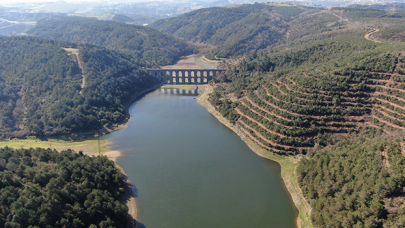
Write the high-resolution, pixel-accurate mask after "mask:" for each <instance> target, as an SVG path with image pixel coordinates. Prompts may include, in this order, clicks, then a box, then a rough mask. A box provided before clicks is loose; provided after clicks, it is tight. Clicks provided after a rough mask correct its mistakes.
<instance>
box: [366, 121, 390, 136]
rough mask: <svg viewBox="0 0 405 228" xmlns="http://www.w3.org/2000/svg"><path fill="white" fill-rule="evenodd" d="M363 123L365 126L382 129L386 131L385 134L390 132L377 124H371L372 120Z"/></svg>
mask: <svg viewBox="0 0 405 228" xmlns="http://www.w3.org/2000/svg"><path fill="white" fill-rule="evenodd" d="M365 124H366V126H370V127H374V128H377V129H381V130H382V131H384V132H385V133H387V134H389V135H391V134H392V133H391V132H390V131H387V130H385V129H383V128H381V127H380V126H377V125H375V124H373V123H372V122H366V123H365Z"/></svg>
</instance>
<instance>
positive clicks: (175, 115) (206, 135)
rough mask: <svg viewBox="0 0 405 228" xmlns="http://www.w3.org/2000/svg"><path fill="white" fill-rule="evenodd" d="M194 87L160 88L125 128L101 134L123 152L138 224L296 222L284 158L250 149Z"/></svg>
mask: <svg viewBox="0 0 405 228" xmlns="http://www.w3.org/2000/svg"><path fill="white" fill-rule="evenodd" d="M197 92H198V91H196V90H180V89H173V88H171V89H163V88H160V89H157V90H155V91H153V92H151V93H149V94H147V95H145V96H143V97H142V98H140V99H139V100H138V101H136V102H134V103H133V104H132V106H131V107H130V115H131V118H130V120H129V122H128V127H127V128H124V129H121V130H119V131H116V132H113V133H111V134H109V135H105V136H102V137H100V139H110V143H109V148H110V149H111V150H118V151H120V152H121V154H122V156H121V157H119V158H118V159H117V164H118V165H119V166H121V167H122V168H123V169H124V171H125V172H126V174H127V176H128V178H129V180H130V181H131V183H132V184H133V189H134V195H135V197H136V198H135V199H136V203H137V208H138V218H137V220H138V222H139V224H138V227H147V228H164V227H167V228H169V227H170V228H199V227H201V228H207V227H210V228H213V227H214V228H216V227H218V228H228V227H229V228H231V227H232V228H237V227H254V228H261V227H274V228H278V227H280V228H289V227H291V228H293V227H296V217H297V214H298V212H297V210H296V208H295V206H294V204H293V202H292V199H291V197H290V195H289V193H288V191H287V190H286V188H285V186H284V183H283V181H282V179H281V175H280V166H279V164H278V163H276V162H273V161H270V160H267V159H264V158H262V157H259V156H258V155H256V154H255V153H254V152H253V151H251V150H250V148H249V147H248V146H247V145H246V144H245V143H244V142H243V141H242V140H241V139H240V138H239V137H238V136H237V135H236V134H235V133H234V132H233V131H231V130H230V129H228V128H227V127H225V126H224V125H222V124H221V123H220V122H219V121H218V120H217V119H216V118H215V117H214V116H213V115H212V114H211V113H209V112H208V111H207V110H206V108H205V107H204V106H202V105H201V104H200V103H199V102H198V100H197V99H195V98H196V96H197V95H198V94H197Z"/></svg>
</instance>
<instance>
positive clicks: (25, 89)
mask: <svg viewBox="0 0 405 228" xmlns="http://www.w3.org/2000/svg"><path fill="white" fill-rule="evenodd" d="M0 45H1V49H0V136H1V137H3V138H4V137H6V138H8V137H13V136H17V137H23V136H26V135H61V134H69V133H72V132H81V131H88V130H92V129H98V128H100V127H102V126H103V125H108V124H112V123H117V122H119V121H123V120H125V119H126V118H128V116H127V110H126V109H125V106H124V103H125V102H127V101H128V100H129V99H131V96H132V95H133V94H136V93H137V92H140V91H143V90H144V89H146V88H150V87H152V86H154V85H155V84H156V83H158V82H157V81H156V79H154V78H151V77H149V76H148V75H147V74H146V73H145V72H144V71H143V70H141V69H140V66H139V63H137V62H136V60H135V59H133V58H132V57H131V56H129V55H125V54H121V53H118V52H114V51H110V50H107V49H105V48H103V47H97V46H91V45H76V44H72V43H66V42H59V41H51V40H45V39H41V38H32V37H0ZM63 48H65V49H63ZM66 48H70V49H66ZM74 53H76V54H77V55H75V54H74ZM77 57H79V58H77Z"/></svg>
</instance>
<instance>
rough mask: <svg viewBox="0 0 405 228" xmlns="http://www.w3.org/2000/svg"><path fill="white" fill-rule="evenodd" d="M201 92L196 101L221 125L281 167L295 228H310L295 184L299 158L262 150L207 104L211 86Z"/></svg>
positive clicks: (306, 206) (307, 208)
mask: <svg viewBox="0 0 405 228" xmlns="http://www.w3.org/2000/svg"><path fill="white" fill-rule="evenodd" d="M200 90H201V91H202V92H201V94H200V96H199V97H198V100H199V101H200V103H201V104H202V105H203V106H204V107H206V108H207V110H208V111H209V112H210V113H211V114H212V115H214V116H215V117H216V118H217V119H218V120H219V121H220V122H221V123H222V124H224V125H225V126H227V127H228V128H230V129H231V130H233V131H234V132H235V133H236V134H237V135H238V136H239V137H240V138H241V139H242V140H243V141H244V142H245V143H246V144H247V145H248V146H249V148H250V149H251V150H253V151H254V152H255V153H256V154H257V155H259V156H261V157H264V158H267V159H270V160H273V161H275V162H278V163H279V164H280V165H281V177H282V178H283V181H284V184H285V187H286V188H287V190H288V192H289V193H290V195H291V198H292V200H293V201H294V204H295V206H296V208H297V209H298V211H299V214H298V218H297V226H298V227H300V228H311V227H313V226H312V223H311V207H310V206H309V204H308V203H307V202H306V200H305V198H304V195H303V194H302V192H301V189H300V187H299V185H298V182H297V174H296V171H295V170H296V168H297V166H298V162H299V161H300V159H301V157H299V156H280V155H276V154H274V153H271V152H269V151H266V150H264V149H262V148H261V147H260V146H258V145H257V144H256V143H254V142H253V141H251V140H250V139H249V138H247V137H246V136H245V135H244V134H243V133H242V132H241V131H240V130H239V129H237V128H236V127H235V126H234V125H232V124H231V123H230V122H229V121H228V120H227V119H225V118H224V117H223V116H222V115H221V114H220V113H219V112H218V111H216V110H215V108H214V107H213V106H212V105H211V104H210V103H209V102H208V100H207V99H208V94H210V93H211V92H212V91H213V88H212V86H210V85H204V86H201V88H200Z"/></svg>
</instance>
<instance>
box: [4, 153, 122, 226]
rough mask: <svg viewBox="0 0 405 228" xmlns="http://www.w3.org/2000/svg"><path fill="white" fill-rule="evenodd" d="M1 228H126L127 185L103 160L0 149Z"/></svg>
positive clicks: (72, 154)
mask: <svg viewBox="0 0 405 228" xmlns="http://www.w3.org/2000/svg"><path fill="white" fill-rule="evenodd" d="M0 176H1V181H0V205H1V211H0V226H1V227H94V228H95V227H116V228H122V227H127V225H128V223H129V222H130V220H129V218H128V207H127V206H126V205H125V204H122V203H120V201H119V200H120V198H121V197H122V195H123V194H124V190H123V187H124V185H125V184H126V183H125V182H124V177H123V175H122V173H121V172H120V171H119V170H118V169H117V168H116V167H115V164H114V162H112V161H110V160H108V159H107V157H100V156H99V157H89V156H87V155H83V153H81V152H79V153H75V152H73V151H71V150H67V151H62V152H60V153H59V152H57V151H56V150H53V151H52V150H51V149H40V148H37V149H32V148H31V149H19V150H14V149H10V148H7V147H6V148H0Z"/></svg>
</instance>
